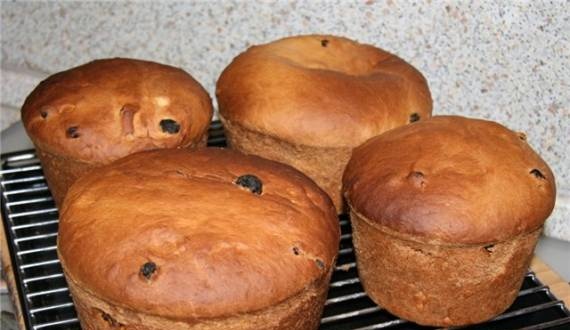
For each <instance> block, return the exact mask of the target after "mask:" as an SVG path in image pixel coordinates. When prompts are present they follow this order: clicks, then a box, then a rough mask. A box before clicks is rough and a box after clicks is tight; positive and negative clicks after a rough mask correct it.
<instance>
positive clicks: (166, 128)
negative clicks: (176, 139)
mask: <svg viewBox="0 0 570 330" xmlns="http://www.w3.org/2000/svg"><path fill="white" fill-rule="evenodd" d="M160 128H162V131H163V132H164V133H168V134H176V133H178V132H180V124H179V123H177V122H176V121H174V120H172V119H163V120H161V121H160Z"/></svg>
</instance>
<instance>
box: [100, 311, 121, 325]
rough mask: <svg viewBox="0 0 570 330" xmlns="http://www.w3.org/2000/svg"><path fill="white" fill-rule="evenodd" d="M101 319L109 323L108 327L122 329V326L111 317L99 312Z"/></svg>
mask: <svg viewBox="0 0 570 330" xmlns="http://www.w3.org/2000/svg"><path fill="white" fill-rule="evenodd" d="M101 318H103V320H104V321H105V322H107V323H109V325H110V326H111V327H122V326H123V324H122V323H119V322H117V320H115V319H114V318H113V317H112V316H111V315H109V314H107V313H105V312H103V311H101Z"/></svg>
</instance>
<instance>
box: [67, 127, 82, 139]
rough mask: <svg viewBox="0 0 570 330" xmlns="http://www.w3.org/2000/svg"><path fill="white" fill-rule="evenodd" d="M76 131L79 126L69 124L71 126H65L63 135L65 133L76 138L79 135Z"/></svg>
mask: <svg viewBox="0 0 570 330" xmlns="http://www.w3.org/2000/svg"><path fill="white" fill-rule="evenodd" d="M78 131H79V127H77V126H71V127H69V128H67V131H65V135H66V136H67V137H68V138H71V139H77V138H78V137H79V132H78Z"/></svg>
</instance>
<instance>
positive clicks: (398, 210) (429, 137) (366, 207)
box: [343, 116, 556, 244]
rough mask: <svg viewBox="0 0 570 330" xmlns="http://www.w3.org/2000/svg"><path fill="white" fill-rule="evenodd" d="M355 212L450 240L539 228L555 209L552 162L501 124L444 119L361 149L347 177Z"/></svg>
mask: <svg viewBox="0 0 570 330" xmlns="http://www.w3.org/2000/svg"><path fill="white" fill-rule="evenodd" d="M343 187H344V191H345V192H344V195H345V197H346V199H347V201H348V203H349V204H350V206H351V209H352V210H353V211H354V212H356V213H358V214H360V215H362V216H364V217H366V218H367V219H369V220H370V221H371V222H372V223H374V224H375V225H377V226H380V227H382V228H383V230H384V231H386V232H389V233H392V234H395V235H399V236H405V237H404V238H407V239H412V240H419V241H430V242H439V243H450V244H475V243H485V242H498V241H503V240H505V239H509V238H512V237H514V236H518V235H521V234H523V233H529V232H531V231H533V230H535V229H537V228H539V227H540V226H541V225H542V224H543V223H544V221H545V219H546V218H547V217H548V216H549V215H550V213H551V212H552V209H553V207H554V199H555V195H556V188H555V182H554V176H553V174H552V171H551V170H550V168H549V167H548V165H547V164H546V163H545V162H544V161H543V160H542V159H541V158H540V157H539V156H538V155H537V154H536V153H535V152H534V151H533V150H532V149H531V147H530V146H529V145H528V144H527V142H526V141H525V138H524V136H523V135H521V134H517V133H514V132H512V131H510V130H509V129H507V128H505V127H504V126H501V125H499V124H497V123H494V122H490V121H485V120H476V119H468V118H463V117H456V116H440V117H434V118H432V119H430V120H427V121H423V122H419V123H415V124H412V125H408V126H405V127H401V128H397V129H394V130H392V131H389V132H387V133H384V134H382V135H380V136H378V137H375V138H373V139H370V140H369V141H367V142H366V143H365V144H363V145H362V146H360V147H358V148H356V149H355V150H354V152H353V155H352V158H351V160H350V161H349V164H348V166H347V169H346V171H345V173H344V179H343Z"/></svg>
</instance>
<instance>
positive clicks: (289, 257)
mask: <svg viewBox="0 0 570 330" xmlns="http://www.w3.org/2000/svg"><path fill="white" fill-rule="evenodd" d="M244 174H250V175H255V176H256V177H257V178H259V179H260V180H261V183H262V185H263V192H262V193H261V194H260V195H257V194H254V193H252V192H251V191H250V190H248V189H247V188H245V187H241V186H239V185H237V184H235V182H236V180H237V178H238V177H240V176H242V175H244ZM59 229H60V231H59V242H58V249H59V253H60V256H61V259H62V263H63V265H64V266H65V269H66V273H67V274H68V275H69V276H70V277H71V278H72V279H73V281H74V282H75V283H77V284H78V285H80V286H81V287H82V288H84V289H85V290H87V291H89V292H90V293H91V294H93V295H95V296H97V297H99V298H101V299H104V300H107V301H109V302H112V303H114V304H117V305H120V306H124V307H126V308H129V309H133V310H136V311H141V312H144V313H148V314H152V315H159V316H164V317H169V318H175V319H184V320H191V319H197V318H212V317H221V316H228V315H232V314H236V313H243V312H251V311H255V310H260V309H262V308H265V307H268V306H271V305H274V304H276V303H278V302H280V301H284V300H285V299H287V298H289V297H292V296H294V295H295V294H298V293H299V292H301V291H302V290H304V289H305V288H306V287H307V286H308V285H310V284H312V283H313V282H314V281H316V280H317V279H319V278H322V276H323V274H324V273H326V272H328V271H329V270H330V268H331V267H332V266H333V263H334V260H335V257H336V253H337V248H338V242H339V225H338V220H337V218H336V212H335V210H334V207H333V205H332V202H331V201H330V199H329V198H328V197H327V196H326V194H324V193H323V192H322V190H320V189H319V188H318V187H317V186H316V185H315V184H314V183H313V182H312V181H311V180H310V179H308V178H307V177H306V176H304V175H303V174H301V173H300V172H298V171H296V170H294V169H293V168H291V167H288V166H286V165H282V164H279V163H276V162H271V161H268V160H264V159H262V158H259V157H255V156H243V155H241V154H239V153H237V152H234V151H230V150H223V149H200V150H196V151H186V150H177V149H170V150H158V151H151V152H143V153H138V154H134V155H131V156H128V157H126V158H124V159H121V160H119V161H117V162H115V163H113V164H111V165H107V166H105V167H102V168H100V169H98V170H97V171H93V172H91V173H90V174H88V175H86V176H84V177H82V178H81V179H79V180H78V181H77V182H76V183H75V184H74V185H73V186H72V188H71V189H70V190H69V192H68V194H67V196H66V199H65V201H64V205H63V209H62V212H61V222H60V227H59ZM147 262H153V263H155V264H156V270H155V271H154V272H152V274H150V275H149V274H147V275H148V276H146V277H145V276H143V275H141V274H140V270H141V267H142V266H143V265H144V264H145V263H147Z"/></svg>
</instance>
